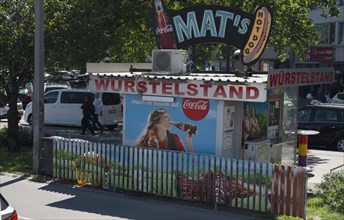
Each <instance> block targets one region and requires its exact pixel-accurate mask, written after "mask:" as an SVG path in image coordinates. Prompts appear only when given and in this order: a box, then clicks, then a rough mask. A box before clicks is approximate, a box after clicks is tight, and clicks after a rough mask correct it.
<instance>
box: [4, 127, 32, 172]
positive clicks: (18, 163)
mask: <svg viewBox="0 0 344 220" xmlns="http://www.w3.org/2000/svg"><path fill="white" fill-rule="evenodd" d="M7 132H8V129H7V128H3V129H1V130H0V172H15V173H31V172H32V136H31V134H30V133H29V132H27V131H25V130H20V131H19V134H18V136H19V139H20V142H21V144H22V147H21V149H20V152H9V151H8V150H7Z"/></svg>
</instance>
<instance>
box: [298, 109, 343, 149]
mask: <svg viewBox="0 0 344 220" xmlns="http://www.w3.org/2000/svg"><path fill="white" fill-rule="evenodd" d="M298 129H301V130H316V131H319V134H318V135H310V136H308V144H309V145H316V146H327V147H330V148H332V149H336V150H339V151H343V152H344V105H343V104H332V103H330V104H328V103H326V104H318V105H309V106H306V107H303V108H300V109H299V110H298Z"/></svg>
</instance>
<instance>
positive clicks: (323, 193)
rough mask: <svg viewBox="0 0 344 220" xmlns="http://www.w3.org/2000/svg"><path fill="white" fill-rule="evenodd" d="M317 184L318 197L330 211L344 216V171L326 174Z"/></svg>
mask: <svg viewBox="0 0 344 220" xmlns="http://www.w3.org/2000/svg"><path fill="white" fill-rule="evenodd" d="M322 179H323V180H322V181H321V183H319V184H317V187H318V191H317V192H316V194H317V196H318V197H319V198H320V199H321V200H322V202H323V203H324V204H325V205H326V206H328V207H329V209H330V210H332V211H336V212H338V213H340V214H344V209H343V207H344V197H343V195H344V170H340V171H334V172H330V173H327V174H325V175H324V176H323V177H322Z"/></svg>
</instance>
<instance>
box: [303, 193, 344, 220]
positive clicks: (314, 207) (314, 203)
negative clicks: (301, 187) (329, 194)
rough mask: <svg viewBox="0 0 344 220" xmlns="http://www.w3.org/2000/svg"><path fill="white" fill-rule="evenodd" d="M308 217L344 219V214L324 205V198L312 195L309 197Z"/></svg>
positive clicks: (309, 219) (310, 219)
mask: <svg viewBox="0 0 344 220" xmlns="http://www.w3.org/2000/svg"><path fill="white" fill-rule="evenodd" d="M306 213H307V219H308V220H312V219H319V217H320V218H321V219H331V220H343V219H344V216H343V215H341V214H340V213H337V212H333V211H331V210H330V209H329V208H328V207H327V206H324V204H323V202H322V200H321V199H320V198H318V197H310V198H308V199H307V208H306Z"/></svg>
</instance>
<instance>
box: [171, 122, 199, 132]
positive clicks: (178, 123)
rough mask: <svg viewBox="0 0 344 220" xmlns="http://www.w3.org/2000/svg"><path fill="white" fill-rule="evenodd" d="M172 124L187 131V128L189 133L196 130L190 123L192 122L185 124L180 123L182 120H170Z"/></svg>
mask: <svg viewBox="0 0 344 220" xmlns="http://www.w3.org/2000/svg"><path fill="white" fill-rule="evenodd" d="M171 124H172V125H174V126H176V127H177V128H179V129H180V130H183V131H187V130H188V129H190V130H189V134H190V135H192V134H196V132H197V126H195V125H192V124H187V123H182V122H171Z"/></svg>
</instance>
